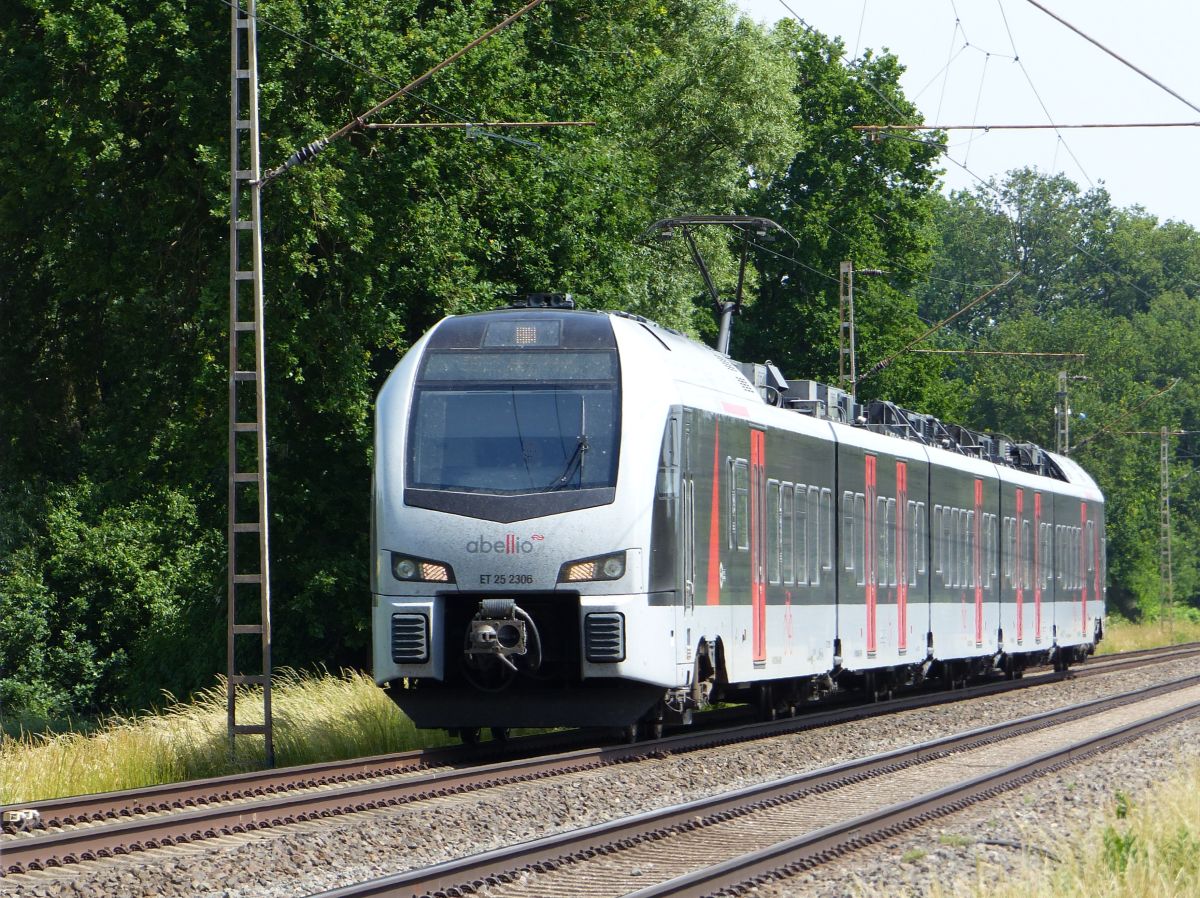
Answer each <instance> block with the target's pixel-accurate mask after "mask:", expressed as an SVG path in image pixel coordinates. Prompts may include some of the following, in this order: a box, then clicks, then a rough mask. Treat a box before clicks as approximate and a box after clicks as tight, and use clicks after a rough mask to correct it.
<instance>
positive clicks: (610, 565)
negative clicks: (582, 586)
mask: <svg viewBox="0 0 1200 898" xmlns="http://www.w3.org/2000/svg"><path fill="white" fill-rule="evenodd" d="M624 576H625V553H624V552H613V553H612V554H611V555H598V556H597V557H595V558H582V559H580V560H579V561H568V562H567V563H566V564H564V565H563V566H562V568H561V570H559V572H558V582H559V583H587V582H589V581H595V580H620V579H621V578H622V577H624Z"/></svg>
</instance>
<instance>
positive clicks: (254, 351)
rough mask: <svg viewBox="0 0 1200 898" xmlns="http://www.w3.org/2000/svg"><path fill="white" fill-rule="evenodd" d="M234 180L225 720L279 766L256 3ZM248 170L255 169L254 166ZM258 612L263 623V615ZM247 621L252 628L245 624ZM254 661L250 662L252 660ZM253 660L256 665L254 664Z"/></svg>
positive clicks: (244, 43)
mask: <svg viewBox="0 0 1200 898" xmlns="http://www.w3.org/2000/svg"><path fill="white" fill-rule="evenodd" d="M230 14H231V23H232V25H231V28H232V31H231V39H232V44H231V50H232V53H231V57H232V58H231V69H230V76H231V83H230V104H229V105H230V180H229V193H230V196H229V528H228V545H229V556H228V558H229V572H228V580H227V595H228V624H227V630H226V655H227V665H226V666H227V671H226V676H227V682H226V714H227V719H228V720H227V722H228V731H229V748H230V752H231V753H232V752H234V750H235V748H236V742H237V737H238V736H243V735H261V736H262V737H263V741H264V748H265V755H266V756H265V760H266V764H267V766H268V767H270V766H273V765H274V763H275V747H274V740H273V737H272V731H271V730H272V727H271V591H270V564H269V560H268V559H269V554H268V551H267V548H268V540H267V421H266V381H265V377H264V375H265V373H266V367H265V363H264V339H263V263H262V184H261V183H260V182H259V179H260V177H261V169H260V160H259V125H258V37H257V29H256V27H255V25H256V20H255V0H246V8H245V9H242V8H241V3H240V0H239V2H235V3H233V4H232V5H231V7H230ZM247 160H248V161H249V166H248V167H247V166H245V164H244V163H245V162H246V161H247ZM256 604H257V609H258V614H257V615H255V614H254V609H255V605H256ZM243 617H245V618H247V620H245V621H243ZM238 637H257V639H258V641H259V644H260V647H261V654H260V657H259V661H258V664H257V670H252V671H251V672H246V671H244V670H243V669H242V668H241V667H240V666H239V663H238V652H237V647H238V644H239V639H238ZM246 656H247V653H243V656H242V657H243V658H245V657H246ZM251 657H252V656H251ZM247 686H249V687H252V688H253V689H255V690H261V695H262V723H253V724H239V723H238V722H237V696H238V692H239V691H243V692H244V688H243V687H247Z"/></svg>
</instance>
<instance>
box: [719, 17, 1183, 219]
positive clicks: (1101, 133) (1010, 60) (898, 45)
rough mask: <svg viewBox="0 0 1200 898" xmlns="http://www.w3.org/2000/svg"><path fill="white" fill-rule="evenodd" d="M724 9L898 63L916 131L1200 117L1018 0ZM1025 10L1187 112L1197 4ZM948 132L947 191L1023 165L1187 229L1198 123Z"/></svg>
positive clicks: (848, 50)
mask: <svg viewBox="0 0 1200 898" xmlns="http://www.w3.org/2000/svg"><path fill="white" fill-rule="evenodd" d="M736 2H737V5H738V6H739V7H740V8H741V9H742V10H743V11H744V12H745V13H746V14H748V15H750V16H751V17H753V18H754V19H755V20H757V21H759V22H763V23H766V24H772V23H774V22H775V21H777V20H778V19H781V18H789V17H791V15H792V12H794V13H795V15H797V16H799V17H800V18H802V19H803V20H804V21H805V22H807V23H808V24H809V25H811V26H812V27H813V28H816V29H817V30H818V31H821V32H823V33H825V34H828V35H831V36H833V35H836V36H840V37H841V38H842V40H843V43H844V44H845V47H846V54H847V56H848V57H854V56H856V55H861V53H862V51H863V50H866V49H868V48H869V49H871V50H872V51H874V52H876V53H878V52H880V51H882V50H884V49H886V50H889V51H890V52H892V53H893V54H894V55H895V56H896V57H897V58H898V59H899V60H900V62H901V63H902V64H903V65H904V66H906V67H907V71H906V72H905V74H904V76H903V78H902V81H901V83H902V86H903V88H904V92H905V95H906V96H907V97H908V98H909V99H910V100H912V101H914V102H915V103H916V105H917V106H918V107H919V108H920V109H921V111H922V112H923V114H924V121H925V122H926V123H927V124H934V123H937V124H943V125H972V124H975V125H1044V124H1049V123H1053V124H1057V125H1067V124H1098V123H1105V124H1107V123H1119V122H1139V123H1145V122H1200V111H1197V110H1196V109H1193V108H1191V107H1190V106H1189V105H1187V104H1186V103H1184V102H1182V101H1181V100H1179V99H1176V98H1175V97H1173V96H1171V94H1170V93H1168V92H1167V91H1165V90H1163V89H1162V88H1161V87H1158V86H1156V85H1155V84H1154V83H1152V82H1151V81H1149V80H1147V79H1146V78H1145V77H1143V76H1142V75H1140V74H1138V73H1137V72H1136V71H1134V70H1133V69H1131V68H1128V67H1127V66H1125V65H1124V64H1122V63H1121V62H1119V61H1118V60H1116V59H1114V58H1113V57H1112V56H1110V55H1109V54H1107V53H1106V52H1105V51H1104V50H1102V49H1100V48H1099V47H1097V46H1095V45H1094V44H1092V43H1090V42H1089V41H1088V40H1087V39H1085V38H1084V37H1081V36H1079V35H1078V34H1076V33H1075V32H1073V31H1071V30H1070V29H1069V28H1068V27H1066V26H1065V25H1063V24H1061V23H1060V22H1058V21H1056V20H1055V19H1054V18H1052V17H1051V16H1050V15H1047V14H1046V13H1045V12H1043V11H1042V10H1040V9H1039V8H1038V7H1037V6H1035V5H1033V3H1031V2H1030V0H736ZM1038 3H1040V5H1041V6H1043V7H1045V8H1046V9H1048V10H1050V11H1052V12H1053V13H1055V14H1056V15H1057V16H1059V17H1060V18H1062V19H1065V20H1066V21H1067V22H1069V23H1070V24H1071V25H1074V26H1075V27H1076V28H1077V29H1079V30H1080V31H1082V32H1084V33H1085V34H1086V35H1088V36H1089V37H1091V38H1093V39H1094V40H1096V41H1098V42H1099V43H1101V44H1103V45H1104V46H1105V47H1107V48H1108V49H1109V50H1112V51H1113V52H1115V53H1116V54H1118V55H1119V56H1121V57H1122V58H1124V59H1125V60H1127V61H1128V62H1130V63H1132V64H1133V65H1135V66H1137V68H1139V69H1141V70H1142V71H1143V72H1145V73H1147V74H1148V75H1150V76H1152V77H1153V78H1154V79H1156V80H1157V81H1159V82H1161V83H1162V84H1164V85H1166V87H1168V88H1170V89H1171V90H1173V91H1174V92H1175V93H1177V94H1179V95H1181V96H1182V97H1183V98H1184V99H1185V100H1187V101H1188V102H1189V103H1192V104H1194V105H1196V106H1197V107H1200V65H1198V64H1197V53H1196V43H1197V41H1198V40H1200V0H1136V2H1133V0H1038ZM784 4H786V6H785V5H784ZM789 7H790V9H791V12H789V9H788V8H789ZM948 133H949V152H948V158H947V157H946V156H944V157H943V160H942V161H943V167H944V169H945V175H944V181H945V183H946V186H947V187H949V188H953V189H959V188H970V187H973V186H974V185H976V184H978V179H984V180H986V179H988V178H990V177H993V176H1001V175H1003V174H1004V172H1006V171H1009V170H1011V169H1014V168H1020V167H1025V166H1029V167H1032V168H1036V169H1037V170H1039V171H1041V172H1043V173H1052V172H1061V173H1063V174H1065V175H1066V176H1067V177H1068V178H1070V179H1071V180H1073V181H1075V182H1076V183H1077V184H1078V185H1079V186H1080V188H1082V189H1084V190H1086V189H1088V188H1089V187H1090V186H1101V185H1102V186H1104V187H1105V188H1106V189H1107V190H1108V192H1109V193H1110V194H1111V196H1112V200H1113V202H1114V203H1115V204H1116V205H1117V206H1134V205H1139V206H1142V207H1144V209H1145V210H1146V211H1147V212H1149V213H1150V214H1152V215H1154V216H1156V217H1157V218H1158V219H1159V220H1160V221H1165V220H1167V219H1175V220H1178V221H1186V222H1188V223H1189V224H1191V225H1192V226H1194V227H1197V228H1200V172H1198V168H1200V165H1198V163H1200V127H1187V128H1136V129H1134V128H1128V129H1085V130H1068V129H1063V130H1061V131H1059V132H1058V133H1056V132H1055V131H1053V130H1031V131H1003V130H992V131H988V132H981V131H950V132H948Z"/></svg>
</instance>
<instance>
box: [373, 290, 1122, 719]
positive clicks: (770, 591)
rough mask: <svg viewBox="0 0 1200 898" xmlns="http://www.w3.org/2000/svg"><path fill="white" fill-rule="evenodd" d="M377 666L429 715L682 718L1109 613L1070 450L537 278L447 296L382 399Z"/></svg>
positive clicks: (1097, 498)
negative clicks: (530, 288) (446, 311)
mask: <svg viewBox="0 0 1200 898" xmlns="http://www.w3.org/2000/svg"><path fill="white" fill-rule="evenodd" d="M371 558H372V567H371V591H372V616H371V621H372V643H373V649H372V655H373V659H372V660H373V670H374V677H375V680H376V682H377V683H378V684H379V685H380V686H382V687H385V688H386V689H387V691H388V694H389V695H390V696H391V698H392V699H393V700H394V701H395V702H396V704H397V705H398V706H399V707H400V709H401V710H402V711H403V712H404V713H405V714H407V715H408V716H409V717H410V718H411V719H412V721H413V722H414V723H415V724H416V725H417V726H418V727H422V728H443V729H446V730H448V731H450V732H451V733H453V734H457V735H459V736H461V737H462V738H463V739H464V740H466V741H472V740H474V739H477V738H479V734H480V732H481V731H483V730H485V729H487V728H490V729H491V730H492V731H493V732H494V733H496V734H497V735H502V734H505V733H507V732H509V730H510V729H512V728H515V727H605V728H618V729H620V730H621V731H623V732H625V733H627V734H628V735H629V737H630V738H641V737H647V736H656V735H659V734H661V732H662V728H663V726H664V725H676V724H687V723H690V722H691V720H692V715H693V713H694V712H697V711H701V710H703V709H705V708H708V707H710V706H711V705H713V704H714V703H716V702H744V703H750V704H754V705H757V706H758V709H759V710H760V711H761V713H762V714H764V715H765V716H768V717H770V716H774V715H777V714H780V713H793V712H795V710H796V709H797V707H800V706H802V705H803V704H804V703H806V702H810V701H813V700H814V699H819V698H821V697H823V696H825V695H827V694H829V693H830V692H833V691H837V690H839V689H846V688H850V687H854V688H861V689H864V690H866V691H867V692H868V694H870V695H871V696H873V697H879V696H881V695H888V694H890V693H891V692H892V691H893V690H894V689H896V688H898V687H902V686H907V685H913V684H919V683H921V682H922V681H923V680H926V679H929V678H931V677H940V678H941V679H943V680H944V681H945V682H946V683H948V684H959V683H961V682H965V681H966V680H968V679H970V678H972V677H979V676H984V675H996V676H999V675H1007V676H1009V677H1017V676H1020V675H1021V672H1022V671H1023V670H1024V669H1025V668H1027V667H1028V666H1030V665H1035V664H1053V665H1054V666H1055V667H1056V668H1058V669H1065V668H1066V667H1067V666H1068V665H1070V664H1073V663H1077V662H1079V661H1082V660H1083V659H1084V658H1086V657H1087V655H1089V654H1090V653H1092V652H1093V651H1094V649H1095V646H1096V644H1097V643H1098V642H1099V640H1100V639H1101V638H1102V637H1103V632H1104V621H1105V590H1106V585H1105V580H1106V576H1105V517H1104V496H1103V494H1102V493H1101V491H1100V489H1099V488H1098V487H1097V485H1096V483H1095V481H1094V480H1093V479H1092V478H1091V477H1090V476H1089V475H1088V474H1087V473H1086V472H1085V471H1084V470H1083V468H1082V467H1080V466H1079V465H1078V464H1077V463H1076V462H1075V461H1073V460H1072V459H1070V458H1067V457H1064V456H1062V455H1058V454H1055V453H1052V452H1049V451H1047V450H1045V449H1042V448H1040V447H1039V446H1037V445H1035V444H1032V443H1024V442H1018V441H1014V440H1011V439H1008V438H1006V437H1003V436H1000V435H995V434H988V433H982V432H978V431H973V430H970V429H967V428H965V427H960V426H956V425H952V424H947V423H943V422H942V421H940V420H939V419H937V418H936V417H933V416H931V415H923V414H918V413H915V412H912V411H909V410H906V409H904V408H901V407H899V406H898V405H895V404H893V403H889V402H886V401H882V400H873V401H870V402H865V403H861V402H858V401H857V400H856V398H855V397H854V396H852V395H850V394H848V393H847V392H845V391H842V390H839V389H837V388H835V387H832V386H829V385H825V384H821V383H817V382H815V381H808V380H797V381H794V382H789V381H788V380H787V379H786V378H785V377H784V376H783V374H782V373H781V372H780V371H779V370H778V369H777V368H776V367H775V366H774V365H772V364H770V363H769V362H768V363H761V364H760V363H743V362H737V361H734V360H733V359H731V358H730V357H728V356H727V355H725V354H723V353H721V352H718V351H717V350H715V349H712V348H710V347H708V346H706V345H704V344H702V343H700V342H697V341H695V340H693V339H691V338H689V337H688V336H686V335H684V334H682V333H680V332H678V331H676V330H674V329H671V328H668V327H664V326H660V325H658V324H655V323H654V322H652V321H650V320H647V319H646V318H643V317H640V316H637V315H634V314H629V313H625V312H620V311H591V310H584V309H579V308H576V307H575V306H574V303H573V302H572V301H571V300H570V299H569V297H565V296H561V295H558V294H540V295H535V296H533V297H530V298H526V299H524V300H521V301H517V302H515V303H513V304H512V305H511V306H509V307H506V308H500V309H496V310H492V311H485V312H476V313H471V314H464V315H454V316H450V317H447V318H444V319H443V320H441V321H440V322H439V323H437V324H436V325H435V326H434V327H433V328H432V329H431V330H430V331H429V332H427V333H426V334H424V336H422V337H421V338H420V339H419V340H418V341H417V342H416V343H415V344H414V345H413V346H412V347H411V349H410V350H409V351H408V352H407V354H405V355H404V357H403V358H402V359H401V360H400V362H399V364H398V365H397V366H396V368H395V369H394V371H393V372H392V373H391V375H390V376H389V377H388V379H387V380H386V382H385V384H384V385H383V387H382V388H381V390H380V392H379V394H378V397H377V401H376V408H375V454H374V476H373V484H372V518H371Z"/></svg>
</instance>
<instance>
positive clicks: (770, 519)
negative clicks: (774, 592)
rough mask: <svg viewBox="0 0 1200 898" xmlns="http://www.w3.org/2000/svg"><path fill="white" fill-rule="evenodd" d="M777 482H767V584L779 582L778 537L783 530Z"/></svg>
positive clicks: (779, 551)
mask: <svg viewBox="0 0 1200 898" xmlns="http://www.w3.org/2000/svg"><path fill="white" fill-rule="evenodd" d="M781 508H782V504H781V503H780V501H779V481H778V480H768V481H767V582H768V583H778V582H779V563H780V556H781V550H780V547H779V535H780V532H781V531H782V529H783V523H782V521H781V520H780V509H781Z"/></svg>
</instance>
